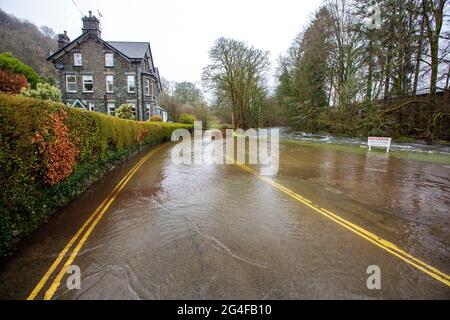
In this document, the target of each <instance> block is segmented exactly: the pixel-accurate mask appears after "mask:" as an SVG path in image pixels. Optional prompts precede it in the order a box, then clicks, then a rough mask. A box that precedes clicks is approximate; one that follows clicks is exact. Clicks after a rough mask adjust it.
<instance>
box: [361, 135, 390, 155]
mask: <svg viewBox="0 0 450 320" xmlns="http://www.w3.org/2000/svg"><path fill="white" fill-rule="evenodd" d="M391 141H392V139H391V138H383V137H369V139H368V140H367V145H368V146H369V151H370V150H372V147H380V148H386V151H387V152H389V148H390V147H391Z"/></svg>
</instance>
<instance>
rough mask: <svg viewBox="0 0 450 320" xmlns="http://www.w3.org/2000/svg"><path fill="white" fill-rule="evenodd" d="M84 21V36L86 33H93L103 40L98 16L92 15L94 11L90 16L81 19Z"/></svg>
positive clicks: (90, 12)
mask: <svg viewBox="0 0 450 320" xmlns="http://www.w3.org/2000/svg"><path fill="white" fill-rule="evenodd" d="M81 20H82V21H83V28H82V29H81V30H82V31H83V34H84V33H86V32H92V33H93V34H95V35H96V36H97V37H99V38H101V35H102V32H101V30H100V21H99V20H98V19H97V18H96V16H93V15H92V11H89V16H84V17H83V18H81Z"/></svg>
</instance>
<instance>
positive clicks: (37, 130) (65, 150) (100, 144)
mask: <svg viewBox="0 0 450 320" xmlns="http://www.w3.org/2000/svg"><path fill="white" fill-rule="evenodd" d="M177 128H187V129H190V128H191V126H188V125H181V124H167V123H151V122H138V121H131V120H122V119H118V118H114V117H111V116H108V115H105V114H101V113H95V112H89V111H83V110H79V109H75V108H71V107H66V106H65V105H63V104H62V103H55V102H51V101H44V100H38V99H33V98H26V97H21V96H11V95H4V94H0V189H1V190H2V191H1V196H0V255H4V254H6V253H8V252H10V251H11V250H12V248H13V247H14V244H15V243H16V242H17V241H18V240H19V239H20V238H22V237H24V236H26V235H27V234H29V233H30V232H31V231H33V230H34V229H36V227H38V226H39V225H40V224H41V223H42V222H44V221H45V220H46V219H48V217H49V216H50V215H51V214H52V213H53V212H55V210H56V209H58V208H60V207H63V206H65V205H67V203H68V202H69V201H70V200H72V199H74V198H76V197H77V196H78V195H79V194H80V193H82V192H83V191H84V190H85V189H86V187H87V186H88V185H90V184H91V183H92V182H93V181H94V180H96V179H98V178H99V177H100V176H101V175H102V174H103V173H105V172H106V171H107V170H108V168H110V167H111V166H112V165H114V164H116V163H118V162H119V161H121V160H123V159H124V158H126V157H128V156H130V155H131V154H133V153H134V152H136V151H137V150H138V149H140V147H141V146H143V145H152V144H156V143H160V142H162V141H163V140H168V139H170V136H171V134H172V131H173V130H175V129H177Z"/></svg>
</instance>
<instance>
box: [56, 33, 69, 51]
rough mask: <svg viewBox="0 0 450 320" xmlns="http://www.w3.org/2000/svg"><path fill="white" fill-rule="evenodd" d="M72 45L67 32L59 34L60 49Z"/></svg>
mask: <svg viewBox="0 0 450 320" xmlns="http://www.w3.org/2000/svg"><path fill="white" fill-rule="evenodd" d="M69 43H70V38H69V37H68V36H67V31H65V30H64V33H60V34H58V49H61V48H64V47H65V46H66V45H68V44H69Z"/></svg>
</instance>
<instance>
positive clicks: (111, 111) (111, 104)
mask: <svg viewBox="0 0 450 320" xmlns="http://www.w3.org/2000/svg"><path fill="white" fill-rule="evenodd" d="M108 114H109V115H110V116H113V117H114V116H115V115H116V104H115V103H114V102H108Z"/></svg>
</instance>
